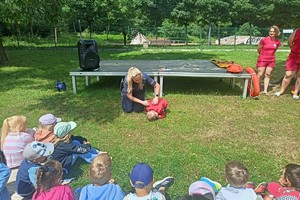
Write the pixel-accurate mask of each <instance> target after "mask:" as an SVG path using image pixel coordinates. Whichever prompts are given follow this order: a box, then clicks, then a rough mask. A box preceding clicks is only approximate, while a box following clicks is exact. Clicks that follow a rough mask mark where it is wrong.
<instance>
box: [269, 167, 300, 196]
mask: <svg viewBox="0 0 300 200" xmlns="http://www.w3.org/2000/svg"><path fill="white" fill-rule="evenodd" d="M268 191H269V193H270V194H268V195H266V196H265V197H264V199H265V200H272V199H276V200H299V199H300V165H297V164H288V165H286V166H285V168H284V170H283V174H282V176H281V177H280V179H279V183H276V182H270V183H269V184H268Z"/></svg>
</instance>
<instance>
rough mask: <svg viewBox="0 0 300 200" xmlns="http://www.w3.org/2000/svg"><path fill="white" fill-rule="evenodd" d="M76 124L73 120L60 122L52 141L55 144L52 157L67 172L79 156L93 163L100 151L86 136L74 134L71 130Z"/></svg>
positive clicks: (55, 128) (56, 126)
mask: <svg viewBox="0 0 300 200" xmlns="http://www.w3.org/2000/svg"><path fill="white" fill-rule="evenodd" d="M76 126H77V124H76V123H75V122H72V121H71V122H58V123H57V124H56V125H55V127H54V134H55V135H56V137H55V139H54V140H53V141H52V142H53V143H54V146H55V147H54V152H53V154H52V159H54V160H57V161H59V162H60V163H61V164H62V166H63V168H64V170H65V172H66V173H68V170H70V168H71V166H72V165H74V164H75V162H76V160H77V158H78V157H81V158H82V159H84V160H85V161H86V162H88V163H91V162H92V160H93V159H94V158H95V157H96V156H97V155H98V153H99V150H97V149H95V148H92V146H91V144H90V143H89V142H87V141H86V140H85V139H84V138H82V137H78V136H76V137H73V136H72V133H71V131H72V130H74V129H75V128H76ZM73 138H74V139H73ZM75 138H76V139H75ZM79 140H80V141H79Z"/></svg>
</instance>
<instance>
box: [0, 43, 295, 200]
mask: <svg viewBox="0 0 300 200" xmlns="http://www.w3.org/2000/svg"><path fill="white" fill-rule="evenodd" d="M6 53H7V56H8V58H9V61H7V62H5V63H2V64H0V78H1V84H0V113H1V115H0V120H1V121H3V120H4V119H5V118H7V117H9V116H12V115H19V114H22V115H26V116H27V117H28V119H29V125H30V127H34V126H38V119H39V117H40V116H41V115H43V114H46V113H53V114H55V115H56V116H59V117H62V118H63V120H64V121H71V120H72V121H75V122H77V124H78V127H77V128H76V129H75V130H74V132H73V134H74V135H82V136H84V137H86V138H87V139H88V140H89V141H90V142H91V144H92V146H94V147H96V148H99V149H101V150H103V151H107V152H109V154H110V155H111V156H112V157H113V178H114V179H115V180H116V181H117V182H118V183H119V184H120V186H121V187H122V188H123V189H124V190H125V191H129V190H130V185H129V177H128V173H129V171H130V169H131V168H132V166H133V165H134V164H136V163H137V162H147V163H148V164H150V165H151V166H152V167H153V169H154V172H155V174H154V176H155V179H156V180H159V179H162V178H164V177H165V176H173V177H174V178H175V184H174V185H173V186H172V187H171V188H170V189H169V190H168V193H169V194H170V196H171V197H173V198H174V197H176V196H179V195H184V194H186V193H187V190H188V186H189V185H190V184H191V183H192V182H193V181H195V180H197V179H198V178H200V177H202V176H207V177H209V178H211V179H213V180H216V181H219V182H220V183H222V184H223V185H224V184H225V183H226V181H225V177H224V172H223V171H224V166H225V164H226V163H227V162H228V161H230V160H240V161H241V162H243V163H244V164H245V165H246V166H247V167H248V169H249V170H250V173H251V180H252V181H254V182H257V183H258V182H262V181H271V180H272V181H274V180H277V179H278V178H279V176H280V173H281V171H280V170H281V169H282V168H283V167H284V166H285V165H286V164H288V163H292V162H293V163H300V159H299V149H298V146H297V145H299V143H300V137H299V135H300V134H299V130H300V121H297V119H298V116H299V113H300V106H299V105H300V101H295V100H293V99H292V98H291V96H290V94H289V93H290V90H287V94H286V95H283V96H281V97H279V98H277V97H273V96H261V97H260V98H259V100H253V99H251V98H248V99H246V100H245V99H242V98H241V94H242V91H241V88H239V87H236V88H235V89H233V90H232V89H230V88H229V87H228V80H224V81H220V80H219V79H213V78H170V77H169V78H165V79H164V83H165V84H164V86H165V87H164V94H165V96H164V97H165V98H166V99H167V100H168V102H169V108H168V114H167V117H166V118H165V119H163V120H158V121H155V122H148V121H147V119H146V116H145V114H143V113H140V114H137V113H132V114H126V113H123V111H122V109H121V106H120V91H119V82H120V79H121V77H113V78H111V77H107V78H101V79H100V81H99V82H96V81H95V80H93V81H92V85H91V86H90V87H87V88H86V87H85V84H84V81H85V80H84V78H77V82H78V83H77V84H78V94H77V95H73V93H72V88H71V87H72V86H71V77H70V76H69V71H71V70H74V69H75V68H77V67H78V57H77V49H76V48H67V49H58V50H55V49H31V50H30V49H27V50H26V49H23V50H15V49H7V52H6ZM287 55H288V52H287V51H280V52H277V67H276V68H275V71H274V73H273V77H272V80H271V82H272V83H273V84H272V87H271V88H270V90H274V91H277V90H278V87H279V83H280V79H281V78H282V76H283V74H284V64H285V59H286V58H287ZM100 57H101V59H132V60H134V59H162V60H163V59H205V60H209V59H220V60H234V61H235V62H236V63H239V64H241V65H242V66H244V67H247V66H252V67H253V66H255V62H256V59H257V53H256V52H255V51H247V50H236V51H233V50H231V51H225V50H176V49H174V50H168V49H167V50H166V49H149V50H145V49H144V50H134V51H130V50H124V51H111V50H110V51H105V50H101V51H100ZM137 67H138V66H137ZM57 80H60V81H65V82H66V84H67V91H66V92H57V91H56V89H55V84H56V81H57ZM238 85H241V82H238ZM147 95H148V97H149V98H152V96H153V95H152V91H150V92H148V94H147ZM88 167H89V164H87V163H84V162H82V161H79V162H77V164H76V165H75V166H74V170H73V171H71V173H70V174H69V175H68V177H75V178H76V181H74V182H73V183H72V184H71V186H72V187H73V188H74V187H78V186H84V185H86V184H88V183H90V180H89V177H88Z"/></svg>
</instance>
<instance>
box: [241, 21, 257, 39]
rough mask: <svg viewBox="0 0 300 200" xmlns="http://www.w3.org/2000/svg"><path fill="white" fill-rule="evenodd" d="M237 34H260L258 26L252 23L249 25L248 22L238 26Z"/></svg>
mask: <svg viewBox="0 0 300 200" xmlns="http://www.w3.org/2000/svg"><path fill="white" fill-rule="evenodd" d="M237 35H252V36H260V35H261V33H260V32H259V29H258V27H256V26H254V25H250V23H248V22H247V23H245V24H243V25H241V26H240V28H239V30H238V32H237Z"/></svg>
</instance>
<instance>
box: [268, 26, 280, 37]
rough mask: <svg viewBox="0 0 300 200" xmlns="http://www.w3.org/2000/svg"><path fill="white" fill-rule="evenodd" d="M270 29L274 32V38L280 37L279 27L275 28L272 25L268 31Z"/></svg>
mask: <svg viewBox="0 0 300 200" xmlns="http://www.w3.org/2000/svg"><path fill="white" fill-rule="evenodd" d="M271 28H273V29H274V31H275V36H276V37H278V36H279V35H280V29H279V27H278V26H276V25H273V26H271V27H270V29H271Z"/></svg>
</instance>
